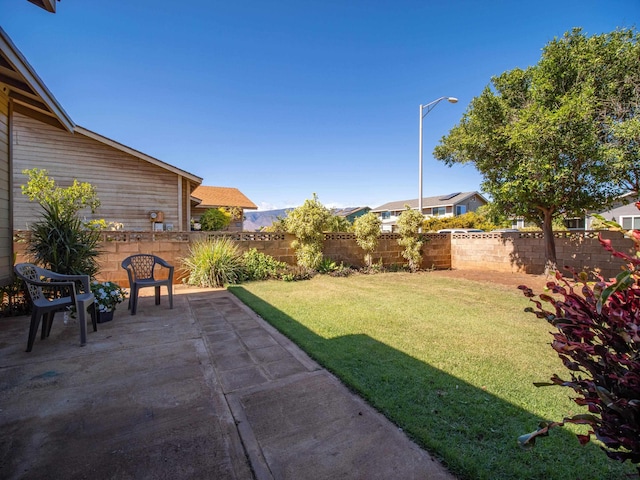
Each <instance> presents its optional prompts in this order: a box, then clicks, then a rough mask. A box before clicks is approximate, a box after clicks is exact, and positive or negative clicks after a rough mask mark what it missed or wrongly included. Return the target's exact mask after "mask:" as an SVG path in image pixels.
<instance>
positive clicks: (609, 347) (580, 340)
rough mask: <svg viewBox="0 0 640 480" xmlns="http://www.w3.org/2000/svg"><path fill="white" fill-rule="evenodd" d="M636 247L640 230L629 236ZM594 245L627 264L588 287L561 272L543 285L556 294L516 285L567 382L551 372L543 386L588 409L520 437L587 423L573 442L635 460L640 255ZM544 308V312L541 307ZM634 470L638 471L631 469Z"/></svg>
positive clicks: (526, 441)
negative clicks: (565, 390)
mask: <svg viewBox="0 0 640 480" xmlns="http://www.w3.org/2000/svg"><path fill="white" fill-rule="evenodd" d="M628 233H629V234H630V236H631V237H632V239H633V240H634V241H635V243H636V250H638V246H640V231H637V230H636V231H633V232H628ZM600 243H601V244H602V245H603V247H604V248H605V249H607V250H608V251H609V252H611V253H612V254H613V255H614V256H615V257H619V258H624V259H625V260H627V261H628V267H627V269H626V270H624V271H623V272H621V273H620V274H619V275H618V276H617V277H616V278H615V279H614V280H611V281H604V280H603V279H600V281H598V282H596V283H595V284H593V285H591V284H589V283H587V281H586V279H587V275H586V274H584V273H582V274H580V275H578V274H576V273H575V272H573V280H572V281H571V280H566V279H564V278H563V277H562V275H561V274H560V273H557V274H556V281H555V282H549V284H548V288H550V290H551V292H552V293H553V294H554V295H555V296H551V295H547V294H541V295H538V298H537V299H536V297H535V296H534V294H533V292H532V290H531V289H530V288H528V287H525V286H521V287H520V289H522V290H523V292H524V294H525V296H527V297H529V298H530V299H531V301H532V302H534V304H535V306H536V307H535V309H534V308H528V309H527V311H529V312H532V313H534V314H535V315H536V316H537V317H538V318H543V319H545V320H547V321H548V322H549V323H550V324H551V325H553V326H554V327H555V328H556V329H557V332H556V333H553V343H552V344H551V345H552V348H553V349H554V350H555V351H556V352H557V353H558V355H559V357H560V358H561V359H562V362H563V363H564V365H565V367H566V368H567V369H568V370H569V372H570V373H569V375H570V380H564V379H562V378H560V377H559V376H558V375H557V374H554V375H553V376H552V377H551V382H550V383H538V384H536V385H537V386H547V385H560V386H563V387H569V388H571V389H573V390H574V391H575V392H576V393H577V394H578V396H577V397H576V398H574V401H575V402H576V403H577V404H578V405H581V406H586V407H587V408H588V412H589V413H588V414H580V415H574V416H572V417H568V418H565V419H563V421H557V422H543V423H541V424H540V425H539V428H538V429H537V430H536V431H535V432H533V433H530V434H527V435H523V436H521V437H520V438H519V443H520V444H521V445H523V446H530V445H533V444H534V443H535V440H536V438H537V437H540V436H546V435H547V434H548V431H549V429H551V428H553V427H557V426H562V425H564V424H565V423H574V424H582V425H587V426H588V427H589V431H588V432H587V434H585V435H578V439H579V441H580V443H582V444H585V443H587V442H589V441H590V439H591V436H592V435H595V437H596V438H597V439H598V440H599V441H601V442H602V444H603V445H604V446H603V447H602V448H603V450H604V451H605V452H606V454H607V455H608V456H609V457H610V458H612V459H615V460H620V461H623V462H624V461H625V460H630V461H631V462H632V463H634V464H638V463H640V335H639V334H640V286H639V285H638V280H640V269H639V267H640V258H639V257H638V256H637V254H636V255H634V256H631V255H627V254H625V253H622V252H617V251H615V250H614V249H613V248H612V247H611V241H609V240H604V239H602V238H600ZM545 304H546V305H550V307H551V308H545V306H544V305H545ZM638 471H639V473H640V467H639V468H638Z"/></svg>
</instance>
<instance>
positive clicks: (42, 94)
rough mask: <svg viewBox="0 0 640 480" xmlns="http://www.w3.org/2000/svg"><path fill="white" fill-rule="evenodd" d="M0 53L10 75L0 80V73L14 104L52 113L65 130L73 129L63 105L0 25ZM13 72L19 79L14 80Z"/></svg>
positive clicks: (48, 113)
mask: <svg viewBox="0 0 640 480" xmlns="http://www.w3.org/2000/svg"><path fill="white" fill-rule="evenodd" d="M0 52H1V53H2V58H4V59H5V60H6V61H7V62H8V65H9V66H8V67H6V66H5V68H6V70H5V72H7V73H8V74H9V75H11V77H12V78H10V77H9V76H7V77H4V81H3V76H2V75H0V82H2V83H4V84H5V85H7V88H8V90H9V93H10V95H9V96H10V97H11V98H12V99H13V100H14V101H15V102H16V103H19V104H20V105H23V106H24V107H26V108H28V109H30V110H33V111H35V112H39V113H43V114H45V115H49V116H51V117H52V118H54V119H55V120H57V122H58V123H59V124H60V127H62V128H63V129H65V130H67V131H68V132H73V130H74V127H75V124H74V123H73V120H71V117H69V115H68V114H67V112H65V111H64V108H62V105H60V103H59V102H58V101H57V100H56V98H55V97H54V96H53V94H52V93H51V92H50V91H49V89H48V88H47V86H46V85H45V84H44V82H43V81H42V79H41V78H40V77H39V76H38V74H37V73H36V71H35V70H34V69H33V67H32V66H31V65H30V64H29V62H27V59H26V58H25V57H24V55H22V53H21V52H20V50H18V48H17V47H16V46H15V44H14V43H13V42H12V41H11V39H10V38H9V35H7V33H6V32H5V31H4V30H3V29H2V27H0ZM16 75H17V76H18V77H19V79H20V80H21V81H20V80H17V79H16V77H15V76H16ZM16 80H17V81H16Z"/></svg>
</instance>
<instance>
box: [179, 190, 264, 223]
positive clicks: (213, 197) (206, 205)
mask: <svg viewBox="0 0 640 480" xmlns="http://www.w3.org/2000/svg"><path fill="white" fill-rule="evenodd" d="M220 207H222V208H226V209H239V210H240V215H238V216H237V217H236V218H233V219H232V220H231V225H229V230H231V231H241V230H242V222H243V218H244V211H245V210H257V209H258V207H257V206H256V204H255V203H253V202H252V201H251V200H249V199H248V198H247V197H246V196H245V195H244V194H243V193H242V192H241V191H240V190H238V189H237V188H232V187H208V186H205V185H201V186H199V187H198V188H196V189H195V190H194V191H193V192H192V193H191V217H192V218H193V220H194V222H199V220H200V217H201V216H202V214H203V213H204V212H206V211H207V210H209V209H210V208H220Z"/></svg>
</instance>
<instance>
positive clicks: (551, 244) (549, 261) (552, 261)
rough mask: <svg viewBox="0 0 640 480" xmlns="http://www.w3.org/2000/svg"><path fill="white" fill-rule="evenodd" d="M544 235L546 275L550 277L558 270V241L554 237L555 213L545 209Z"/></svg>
mask: <svg viewBox="0 0 640 480" xmlns="http://www.w3.org/2000/svg"><path fill="white" fill-rule="evenodd" d="M542 213H543V220H542V233H543V234H544V257H545V264H544V274H545V275H550V274H551V273H552V272H554V271H556V270H557V269H558V260H557V259H556V239H555V238H554V236H553V224H552V221H553V211H552V210H551V209H545V210H543V211H542Z"/></svg>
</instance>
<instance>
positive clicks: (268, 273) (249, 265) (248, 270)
mask: <svg viewBox="0 0 640 480" xmlns="http://www.w3.org/2000/svg"><path fill="white" fill-rule="evenodd" d="M242 261H243V263H244V279H245V280H268V279H271V278H280V277H281V276H282V272H284V271H285V270H286V269H287V264H286V263H284V262H279V261H278V260H276V259H275V258H273V257H272V256H271V255H265V254H264V253H262V252H258V250H256V249H255V248H252V249H251V250H249V251H247V252H245V253H244V254H243V255H242Z"/></svg>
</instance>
